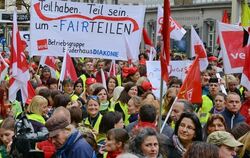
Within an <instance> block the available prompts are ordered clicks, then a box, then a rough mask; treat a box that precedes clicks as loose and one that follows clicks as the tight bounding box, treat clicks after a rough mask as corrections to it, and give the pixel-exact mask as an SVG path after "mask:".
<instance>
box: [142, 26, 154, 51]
mask: <svg viewBox="0 0 250 158" xmlns="http://www.w3.org/2000/svg"><path fill="white" fill-rule="evenodd" d="M142 35H143V40H144V43H145V44H146V45H148V46H151V47H153V43H152V41H151V39H150V38H149V36H148V33H147V31H146V29H145V28H143V34H142Z"/></svg>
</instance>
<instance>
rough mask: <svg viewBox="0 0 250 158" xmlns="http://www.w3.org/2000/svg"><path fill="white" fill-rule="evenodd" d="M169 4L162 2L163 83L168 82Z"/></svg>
mask: <svg viewBox="0 0 250 158" xmlns="http://www.w3.org/2000/svg"><path fill="white" fill-rule="evenodd" d="M169 19H170V3H169V0H164V14H163V24H162V25H163V26H162V37H163V50H162V52H161V57H160V61H161V76H162V79H163V80H164V81H166V82H167V81H168V65H169V62H170V23H169Z"/></svg>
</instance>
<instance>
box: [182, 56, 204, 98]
mask: <svg viewBox="0 0 250 158" xmlns="http://www.w3.org/2000/svg"><path fill="white" fill-rule="evenodd" d="M201 96H202V89H201V77H200V64H199V58H198V57H196V58H195V60H194V62H193V64H192V65H191V66H190V68H189V70H188V74H187V76H186V78H185V80H184V82H183V84H182V86H181V89H180V92H179V94H178V99H187V100H189V101H190V102H192V103H201V102H202V97H201Z"/></svg>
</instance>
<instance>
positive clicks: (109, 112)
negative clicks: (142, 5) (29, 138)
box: [0, 53, 250, 158]
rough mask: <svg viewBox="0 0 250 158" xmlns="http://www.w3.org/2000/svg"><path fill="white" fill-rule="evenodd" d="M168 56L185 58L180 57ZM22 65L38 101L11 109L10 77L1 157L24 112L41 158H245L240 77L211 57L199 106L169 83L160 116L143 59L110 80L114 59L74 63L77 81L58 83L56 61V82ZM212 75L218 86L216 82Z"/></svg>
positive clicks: (248, 96) (246, 110)
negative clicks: (227, 72)
mask: <svg viewBox="0 0 250 158" xmlns="http://www.w3.org/2000/svg"><path fill="white" fill-rule="evenodd" d="M171 57H172V60H184V59H186V57H185V56H184V55H182V54H172V55H171ZM72 59H73V58H72ZM27 60H29V62H30V81H31V83H32V86H33V88H34V89H35V92H36V96H35V97H33V98H32V99H30V100H27V101H26V103H25V105H23V104H21V103H20V101H18V99H17V100H15V101H13V102H10V101H9V100H8V85H9V79H8V76H6V79H5V80H4V81H1V88H0V105H1V106H0V115H1V119H2V122H1V128H0V140H1V146H0V154H1V157H2V158H6V157H10V156H11V147H12V146H13V136H14V135H15V127H16V126H15V124H16V122H17V120H18V119H20V115H21V114H22V112H23V110H24V111H25V112H26V113H25V115H26V116H27V118H28V120H29V122H30V123H31V124H32V127H33V129H34V133H39V134H41V136H42V138H43V139H42V141H38V142H36V143H35V144H31V146H34V148H35V149H37V150H41V151H43V153H44V157H45V158H50V157H58V158H59V157H60V158H61V157H62V158H71V157H72V158H77V157H84V158H94V157H97V158H106V157H107V158H116V157H120V158H130V157H131V158H133V157H139V158H140V157H148V158H161V157H163V158H165V157H167V158H182V157H183V158H200V157H203V158H230V157H239V158H249V157H250V132H249V131H250V91H248V90H247V89H245V88H244V87H242V86H240V85H239V81H240V74H231V75H224V74H223V71H222V70H223V67H222V61H221V60H220V59H218V58H217V57H215V56H213V55H208V60H209V63H210V64H209V66H208V68H207V70H205V71H204V72H201V80H202V94H203V95H202V100H203V101H202V103H201V104H192V103H191V102H189V101H188V100H185V99H177V100H176V101H175V102H174V100H175V98H176V96H177V94H178V92H179V89H180V87H181V86H182V80H181V79H179V78H177V77H175V76H170V77H169V81H168V83H166V84H167V87H168V88H167V90H166V93H165V94H164V97H163V103H162V109H160V108H161V106H160V105H161V103H160V101H159V99H158V98H156V96H155V95H154V93H153V92H152V91H153V90H154V87H152V84H151V83H150V81H149V79H148V78H147V72H146V64H145V63H146V61H147V60H148V56H147V54H144V53H142V54H140V55H139V61H138V62H135V63H130V62H125V61H116V71H115V72H116V74H115V75H114V74H111V73H109V72H110V66H111V64H112V61H111V60H104V59H91V58H74V59H73V61H74V65H75V69H76V72H77V75H78V80H77V81H76V82H74V81H72V80H71V79H70V78H67V79H65V80H64V81H63V82H62V83H60V84H59V82H58V79H59V75H58V74H59V73H60V71H61V66H62V64H61V63H62V59H61V58H56V66H57V75H56V76H55V77H52V73H51V69H50V68H49V67H47V66H44V67H42V66H41V65H39V57H33V58H31V59H27ZM101 69H102V70H103V71H104V75H105V80H106V82H105V83H104V82H103V78H102V74H101ZM217 72H218V73H220V74H221V75H222V79H218V78H216V73H217ZM221 84H223V85H224V86H225V88H226V91H227V95H225V94H224V93H222V92H221V89H220V85H221ZM172 104H173V105H172ZM22 106H23V107H22ZM171 106H173V108H172V111H169V110H170V107H171ZM168 112H170V118H169V119H168V121H167V124H166V125H165V126H164V128H163V131H162V132H161V133H160V129H159V126H158V123H159V117H160V116H162V122H163V121H164V119H165V117H166V116H167V114H168ZM46 131H47V132H46Z"/></svg>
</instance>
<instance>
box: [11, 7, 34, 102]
mask: <svg viewBox="0 0 250 158" xmlns="http://www.w3.org/2000/svg"><path fill="white" fill-rule="evenodd" d="M24 48H25V47H24V45H23V42H22V40H21V36H20V33H19V30H18V26H17V12H16V9H15V10H14V13H13V29H12V41H11V58H10V59H11V60H10V68H11V69H10V70H11V71H10V72H11V73H10V77H11V78H10V81H9V100H10V101H14V100H15V99H16V93H17V91H19V90H21V94H22V102H23V103H25V102H26V101H27V100H28V99H29V98H32V97H33V96H34V95H35V93H34V89H33V87H32V85H31V84H30V82H29V80H30V74H29V64H28V61H27V60H26V56H25V54H24Z"/></svg>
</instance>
